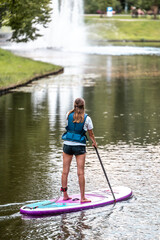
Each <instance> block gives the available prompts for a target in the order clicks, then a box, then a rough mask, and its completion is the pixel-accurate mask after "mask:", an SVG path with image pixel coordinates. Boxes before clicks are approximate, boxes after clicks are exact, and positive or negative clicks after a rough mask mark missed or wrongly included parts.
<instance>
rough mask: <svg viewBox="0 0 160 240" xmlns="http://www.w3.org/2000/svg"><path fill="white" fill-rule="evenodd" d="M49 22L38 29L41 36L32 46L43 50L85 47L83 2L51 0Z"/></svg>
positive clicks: (79, 0) (77, 0)
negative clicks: (46, 25) (45, 26)
mask: <svg viewBox="0 0 160 240" xmlns="http://www.w3.org/2000/svg"><path fill="white" fill-rule="evenodd" d="M51 8H52V14H51V22H50V23H49V24H48V27H47V28H42V27H40V28H39V31H40V33H41V34H42V35H43V36H42V37H40V38H39V39H38V40H36V41H35V42H32V43H33V44H35V43H36V46H38V47H43V48H65V49H66V48H67V49H75V48H77V47H78V48H79V47H83V46H84V45H85V29H84V23H83V0H76V1H75V0H63V1H61V0H52V1H51Z"/></svg>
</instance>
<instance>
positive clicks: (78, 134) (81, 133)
mask: <svg viewBox="0 0 160 240" xmlns="http://www.w3.org/2000/svg"><path fill="white" fill-rule="evenodd" d="M73 115H74V112H73V113H70V114H69V116H68V126H67V127H66V130H67V132H65V133H64V134H63V135H62V139H63V140H64V141H72V142H79V143H84V144H85V143H86V138H87V137H86V135H85V133H86V131H85V130H84V129H83V127H84V123H85V121H86V118H87V114H85V115H84V121H83V122H82V123H81V122H80V123H74V122H73V120H74V119H73Z"/></svg>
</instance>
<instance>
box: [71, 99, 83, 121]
mask: <svg viewBox="0 0 160 240" xmlns="http://www.w3.org/2000/svg"><path fill="white" fill-rule="evenodd" d="M84 106H85V101H84V99H83V98H77V99H76V100H75V101H74V109H72V110H71V111H70V112H69V114H71V113H72V112H74V115H73V119H74V120H73V122H74V123H80V122H81V123H82V122H83V121H84ZM69 114H68V116H69Z"/></svg>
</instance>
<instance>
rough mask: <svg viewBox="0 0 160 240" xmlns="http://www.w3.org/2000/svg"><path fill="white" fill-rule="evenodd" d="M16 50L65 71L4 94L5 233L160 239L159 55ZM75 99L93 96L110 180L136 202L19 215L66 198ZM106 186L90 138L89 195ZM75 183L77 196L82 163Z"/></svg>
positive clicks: (1, 191) (0, 116)
mask: <svg viewBox="0 0 160 240" xmlns="http://www.w3.org/2000/svg"><path fill="white" fill-rule="evenodd" d="M19 54H21V55H25V56H29V57H33V58H35V59H41V60H44V61H48V62H53V63H57V64H61V65H63V66H65V71H64V74H62V75H58V76H54V77H49V78H47V79H42V80H40V81H38V82H34V83H33V84H31V85H29V86H27V87H24V88H20V89H18V90H17V91H14V92H13V93H11V94H7V95H5V96H2V97H1V98H0V126H1V128H0V153H1V154H0V236H1V239H3V240H10V239H14V240H18V239H23V240H24V239H100V240H101V239H109V240H115V239H116V240H117V239H127V240H128V239H129V240H132V239H133V240H135V239H136V240H139V239H140V240H141V239H143V240H144V239H145V240H146V239H147V240H148V239H154V240H159V239H160V238H159V236H160V232H159V225H160V220H159V209H160V206H159V198H160V192H159V184H160V178H159V175H160V170H159V169H160V168H159V165H160V158H159V156H160V126H159V122H160V109H159V102H160V95H159V89H160V73H159V68H160V60H159V57H158V56H156V55H145V56H143V55H132V56H129V55H124V56H111V55H94V54H83V53H75V52H74V53H70V52H65V51H61V52H59V51H55V50H35V51H27V52H26V51H24V52H19ZM76 97H84V98H85V100H86V112H87V113H88V114H89V115H90V116H91V118H92V119H93V123H94V133H95V135H96V140H97V142H98V145H99V153H100V156H101V158H102V162H103V164H104V166H105V169H106V171H107V174H108V177H109V180H110V183H111V185H112V186H117V185H123V186H128V187H130V188H131V189H132V191H133V198H132V199H129V200H128V201H125V202H121V203H117V204H116V205H115V206H106V207H102V208H96V209H91V210H86V211H82V212H76V213H70V214H69V213H68V214H63V215H60V216H49V217H42V218H29V217H27V216H23V215H20V213H19V208H20V207H21V206H22V205H24V204H26V203H29V202H32V201H34V200H42V199H49V198H52V197H54V196H57V195H58V194H59V189H60V186H61V183H60V181H61V171H62V142H61V134H62V133H63V131H64V127H65V114H66V112H67V111H68V110H69V109H71V108H72V105H73V100H74V99H75V98H76ZM104 187H107V182H106V179H105V177H104V175H103V172H102V169H101V166H100V164H99V161H98V159H97V156H96V154H95V151H94V149H93V148H92V147H91V146H90V144H88V147H87V159H86V191H89V190H90V189H99V188H104ZM68 188H69V193H70V194H72V193H76V192H78V191H79V188H78V181H77V173H76V162H75V159H73V162H72V166H71V172H70V175H69V184H68Z"/></svg>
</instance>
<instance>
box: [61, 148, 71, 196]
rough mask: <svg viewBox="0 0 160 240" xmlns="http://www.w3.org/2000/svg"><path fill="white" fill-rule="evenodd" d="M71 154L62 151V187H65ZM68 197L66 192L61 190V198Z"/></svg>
mask: <svg viewBox="0 0 160 240" xmlns="http://www.w3.org/2000/svg"><path fill="white" fill-rule="evenodd" d="M72 157H73V155H68V154H66V153H64V152H63V172H62V179H61V181H62V187H63V188H66V187H67V180H68V174H69V169H70V165H71V161H72ZM68 199H70V198H69V196H68V194H67V192H63V200H68Z"/></svg>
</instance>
